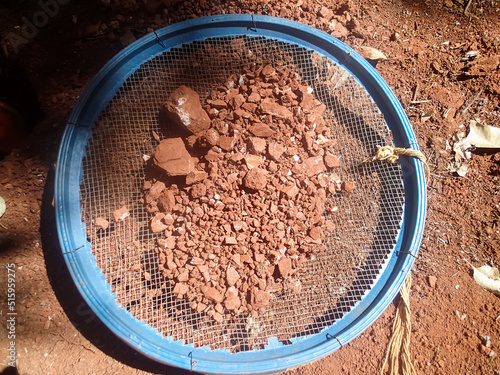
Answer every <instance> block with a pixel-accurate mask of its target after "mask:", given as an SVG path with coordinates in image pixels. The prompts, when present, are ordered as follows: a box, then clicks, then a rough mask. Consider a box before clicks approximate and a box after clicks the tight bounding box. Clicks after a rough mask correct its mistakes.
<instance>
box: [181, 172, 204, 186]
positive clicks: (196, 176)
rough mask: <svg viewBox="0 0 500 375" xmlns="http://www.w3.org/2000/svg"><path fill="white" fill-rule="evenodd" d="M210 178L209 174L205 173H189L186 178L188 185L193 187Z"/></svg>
mask: <svg viewBox="0 0 500 375" xmlns="http://www.w3.org/2000/svg"><path fill="white" fill-rule="evenodd" d="M207 177H208V173H207V172H203V171H192V172H189V173H188V174H187V176H186V185H193V184H195V183H197V182H201V181H203V180H205V179H206V178H207Z"/></svg>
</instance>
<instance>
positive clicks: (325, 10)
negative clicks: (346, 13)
mask: <svg viewBox="0 0 500 375" xmlns="http://www.w3.org/2000/svg"><path fill="white" fill-rule="evenodd" d="M319 15H320V16H321V17H323V18H324V19H325V21H330V20H331V19H332V16H333V12H332V11H331V10H330V9H328V8H327V7H325V6H323V7H321V8H320V10H319Z"/></svg>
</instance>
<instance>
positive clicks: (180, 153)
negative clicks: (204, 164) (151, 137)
mask: <svg viewBox="0 0 500 375" xmlns="http://www.w3.org/2000/svg"><path fill="white" fill-rule="evenodd" d="M195 163H196V159H195V158H192V157H191V155H190V154H189V152H188V151H187V150H186V146H185V145H184V142H183V141H182V139H181V138H167V139H164V140H163V141H161V142H160V144H159V145H158V147H157V148H156V150H155V153H154V156H153V164H154V165H156V166H157V167H159V168H160V169H162V170H163V171H164V172H165V173H166V174H167V175H168V176H186V175H188V174H189V173H190V172H192V171H193V170H194V166H195Z"/></svg>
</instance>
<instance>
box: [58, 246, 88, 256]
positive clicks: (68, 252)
mask: <svg viewBox="0 0 500 375" xmlns="http://www.w3.org/2000/svg"><path fill="white" fill-rule="evenodd" d="M82 247H85V245H82V246H79V247H77V248H76V249H73V250H71V251H66V252H64V253H63V255H64V254H71V253H74V252H75V251H77V250H80V249H81V248H82Z"/></svg>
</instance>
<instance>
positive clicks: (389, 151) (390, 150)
mask: <svg viewBox="0 0 500 375" xmlns="http://www.w3.org/2000/svg"><path fill="white" fill-rule="evenodd" d="M398 155H408V156H411V157H414V158H417V159H419V160H420V161H421V162H422V163H423V164H424V169H425V177H427V178H429V176H430V169H429V164H427V158H426V157H425V155H424V154H423V153H422V152H420V151H417V150H412V149H410V148H400V147H392V146H377V152H376V153H375V155H373V156H371V157H369V158H366V159H365V160H364V162H365V163H370V162H373V161H375V160H380V161H386V162H388V163H391V164H395V163H397V161H398V160H399V156H398Z"/></svg>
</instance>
